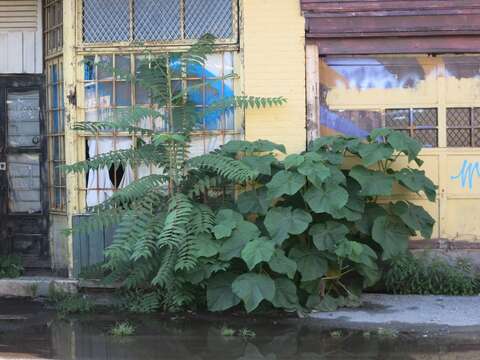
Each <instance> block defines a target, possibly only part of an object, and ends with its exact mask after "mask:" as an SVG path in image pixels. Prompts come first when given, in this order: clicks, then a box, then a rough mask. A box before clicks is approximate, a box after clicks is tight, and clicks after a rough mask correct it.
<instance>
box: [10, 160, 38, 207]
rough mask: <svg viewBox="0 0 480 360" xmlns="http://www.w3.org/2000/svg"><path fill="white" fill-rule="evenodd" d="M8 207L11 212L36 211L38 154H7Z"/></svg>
mask: <svg viewBox="0 0 480 360" xmlns="http://www.w3.org/2000/svg"><path fill="white" fill-rule="evenodd" d="M7 163H8V184H9V189H8V190H9V191H8V199H9V201H8V207H9V210H10V211H11V212H28V213H36V212H40V211H41V210H42V207H41V203H40V164H39V156H38V154H19V155H8V157H7Z"/></svg>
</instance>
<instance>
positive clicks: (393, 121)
mask: <svg viewBox="0 0 480 360" xmlns="http://www.w3.org/2000/svg"><path fill="white" fill-rule="evenodd" d="M385 126H386V127H389V128H406V127H409V126H410V110H409V109H392V110H385Z"/></svg>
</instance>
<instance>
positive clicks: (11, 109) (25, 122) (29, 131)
mask: <svg viewBox="0 0 480 360" xmlns="http://www.w3.org/2000/svg"><path fill="white" fill-rule="evenodd" d="M7 111H8V145H9V146H13V147H20V146H28V147H39V146H40V104H39V93H38V91H29V92H21V93H9V94H8V98H7Z"/></svg>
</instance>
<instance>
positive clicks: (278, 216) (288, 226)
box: [264, 207, 312, 245]
mask: <svg viewBox="0 0 480 360" xmlns="http://www.w3.org/2000/svg"><path fill="white" fill-rule="evenodd" d="M311 222H312V216H311V215H310V214H309V213H308V212H306V211H304V210H302V209H295V210H293V211H292V208H291V207H288V208H285V207H276V208H272V209H270V210H269V211H268V212H267V216H266V217H265V220H264V224H265V227H266V228H267V230H268V233H269V234H270V236H271V237H272V239H273V241H274V242H276V243H277V244H279V245H280V244H281V243H282V242H283V241H284V240H286V239H288V237H289V234H291V235H299V234H301V233H303V232H304V231H305V230H307V228H308V225H310V223H311Z"/></svg>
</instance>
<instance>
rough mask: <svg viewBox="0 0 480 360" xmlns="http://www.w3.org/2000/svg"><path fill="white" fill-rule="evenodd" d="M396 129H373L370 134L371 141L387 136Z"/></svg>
mask: <svg viewBox="0 0 480 360" xmlns="http://www.w3.org/2000/svg"><path fill="white" fill-rule="evenodd" d="M393 131H394V130H392V129H389V128H378V129H373V130H372V132H371V133H370V135H369V136H368V138H369V140H370V141H377V139H378V138H379V137H386V136H388V135H390V134H391V133H393Z"/></svg>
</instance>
